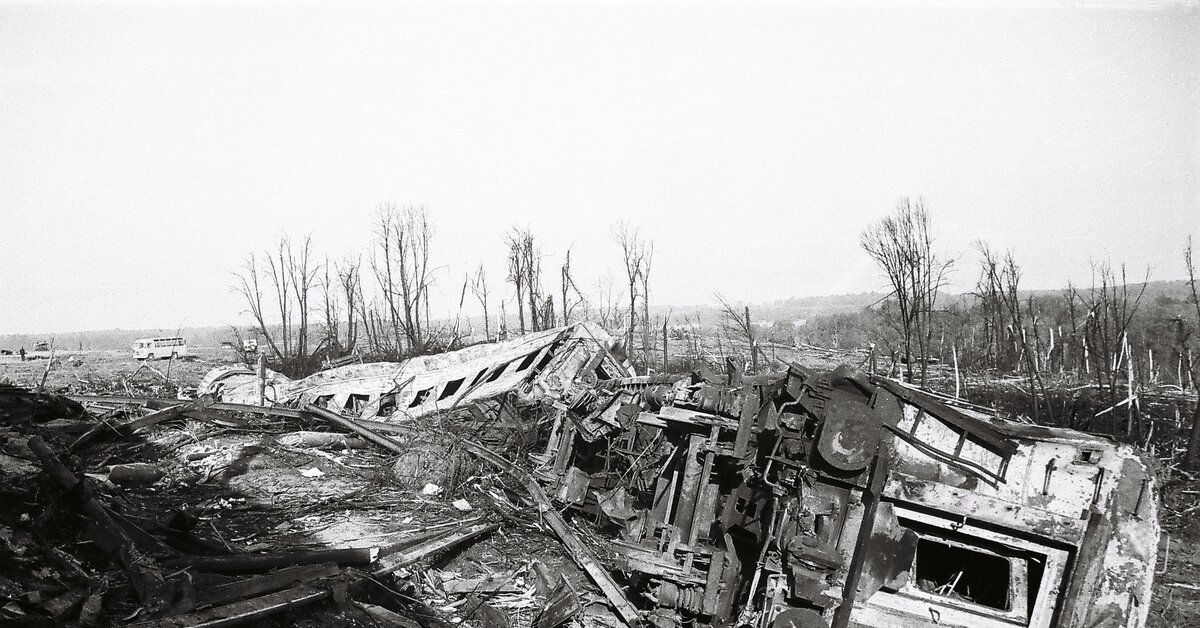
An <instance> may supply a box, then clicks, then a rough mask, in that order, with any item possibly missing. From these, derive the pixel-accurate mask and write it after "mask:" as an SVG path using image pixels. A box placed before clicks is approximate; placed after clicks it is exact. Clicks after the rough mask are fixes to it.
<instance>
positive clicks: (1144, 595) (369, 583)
mask: <svg viewBox="0 0 1200 628" xmlns="http://www.w3.org/2000/svg"><path fill="white" fill-rule="evenodd" d="M612 344H613V343H612V339H611V338H609V337H608V336H607V335H605V334H604V332H603V331H601V330H599V329H598V328H595V327H593V326H590V325H586V324H577V325H572V326H569V327H565V328H560V329H556V330H550V331H547V332H541V333H538V334H532V335H529V336H526V337H523V338H519V339H516V340H510V341H505V342H502V343H497V344H494V345H481V346H476V347H470V348H468V349H464V350H461V351H458V352H452V353H447V354H442V355H438V356H427V357H422V358H413V359H411V360H409V361H407V362H403V363H395V364H392V363H389V364H370V363H367V364H351V365H347V366H341V367H336V368H332V369H329V370H327V371H323V372H321V373H318V374H316V375H313V376H311V377H309V378H305V379H300V380H294V381H293V380H288V379H286V378H284V377H282V376H280V375H275V374H270V373H265V372H264V373H259V372H256V371H254V370H252V369H242V370H237V369H220V370H218V371H215V372H214V373H211V374H210V375H209V376H208V377H206V378H205V381H204V382H203V383H202V384H201V386H200V387H199V388H198V392H199V393H200V394H201V396H200V397H199V398H198V399H196V400H193V401H178V400H169V401H164V400H154V399H138V398H135V397H130V398H115V397H76V398H74V401H72V400H69V399H67V398H65V397H59V396H56V395H38V394H37V393H31V392H29V391H24V390H15V389H0V410H2V411H3V412H6V413H7V414H5V423H6V426H7V427H5V428H4V431H3V432H2V433H0V451H2V453H3V455H4V456H5V459H4V461H5V464H4V466H3V468H4V475H3V476H0V477H2V478H3V482H0V493H2V494H3V497H4V499H5V500H6V502H7V503H12V504H14V508H13V509H12V512H11V513H7V514H0V542H2V543H0V552H3V553H4V554H5V557H6V559H10V560H9V562H8V565H9V567H6V568H5V569H7V571H2V572H0V619H7V620H16V621H21V622H25V623H33V622H35V621H42V620H47V621H75V622H78V623H80V624H82V625H88V626H93V625H116V624H123V623H129V622H133V623H134V624H135V625H139V626H147V627H149V626H161V627H167V626H172V627H182V626H218V625H221V626H224V625H236V624H239V623H246V622H251V621H254V620H257V619H260V618H264V617H268V616H271V615H274V614H280V613H292V612H293V611H294V610H295V609H298V608H301V607H306V608H308V607H311V609H313V610H311V611H306V612H308V613H314V612H315V613H325V614H326V616H327V617H334V616H336V617H337V618H338V619H336V620H331V621H336V622H338V623H342V624H346V625H355V624H356V622H360V621H361V622H362V623H361V625H375V624H374V622H386V623H390V624H392V625H405V626H410V627H411V626H417V625H419V626H422V627H423V628H431V627H434V626H438V627H443V626H446V625H447V623H446V622H451V623H455V622H466V623H467V624H470V625H481V626H512V625H516V626H527V625H532V626H534V627H535V628H556V627H558V626H562V625H566V624H570V623H576V624H582V625H585V626H597V625H601V624H603V625H605V626H613V625H628V626H640V625H650V626H654V627H656V628H676V627H680V626H684V625H686V624H690V625H711V626H733V625H736V626H739V627H741V626H752V627H755V628H791V627H793V626H794V627H805V628H808V627H813V628H818V627H822V628H830V627H837V628H844V627H847V626H879V627H884V626H901V625H902V626H934V625H937V626H971V627H972V628H987V627H999V626H1005V627H1011V626H1030V627H1076V626H1098V625H1120V626H1142V625H1144V623H1145V621H1146V617H1147V613H1148V610H1149V595H1150V586H1151V584H1152V579H1153V575H1154V564H1155V549H1156V546H1157V542H1158V538H1159V534H1160V532H1159V528H1158V523H1157V508H1158V502H1157V491H1156V487H1155V483H1154V477H1153V474H1152V473H1150V471H1149V470H1148V466H1147V463H1146V462H1145V461H1144V459H1143V458H1142V457H1140V456H1139V455H1138V454H1137V453H1136V452H1135V451H1134V450H1133V449H1132V448H1130V447H1127V446H1124V445H1118V444H1115V443H1113V442H1112V441H1109V440H1107V439H1104V438H1100V437H1095V436H1091V435H1087V434H1084V433H1080V432H1075V431H1070V430H1063V429H1054V428H1047V427H1041V426H1034V425H1028V424H1022V423H1011V422H1007V421H1003V420H1000V419H997V418H994V417H989V416H987V415H986V414H983V413H980V412H977V411H975V410H973V409H971V408H969V407H965V406H961V405H956V404H954V403H953V402H950V401H947V400H944V399H939V398H937V397H935V396H932V395H929V394H927V393H925V392H923V391H920V390H916V389H914V388H911V387H909V386H907V385H904V384H901V383H898V382H896V381H893V380H889V379H886V378H882V377H877V376H868V375H864V374H861V373H856V372H855V371H853V370H852V369H850V368H848V367H842V368H838V369H836V370H833V371H818V370H811V369H808V368H805V367H803V366H801V365H793V366H792V367H791V368H789V369H788V370H787V371H786V372H781V373H773V374H767V375H757V376H743V375H742V374H740V373H739V372H737V371H736V370H734V371H731V372H730V374H729V375H727V376H726V377H722V378H720V379H717V378H714V377H713V376H711V375H707V374H701V373H691V374H680V375H655V376H640V377H639V376H634V375H633V372H632V370H631V369H630V367H629V365H628V364H627V363H626V362H624V361H623V360H622V359H620V357H619V353H616V352H614V351H613V350H612ZM262 380H265V381H266V382H267V383H268V386H267V388H269V389H271V392H270V393H269V394H264V395H263V399H262V400H263V401H264V402H265V404H264V405H259V401H260V398H259V395H258V386H259V382H260V381H262ZM81 403H82V405H80V404H81ZM85 407H86V408H87V411H86V412H85V411H84V408H85ZM81 422H82V423H81ZM329 430H332V431H329ZM419 448H425V449H423V450H422V451H423V452H425V453H427V454H428V455H429V456H430V457H433V458H436V459H437V462H438V464H437V465H432V464H431V465H428V466H427V467H422V464H410V463H411V462H412V461H413V460H417V459H416V458H413V457H412V454H413V451H414V449H419ZM400 466H403V467H404V469H405V473H406V474H408V475H406V476H405V478H400V477H398V476H397V475H396V473H395V470H396V469H398V468H399V467H400ZM423 468H425V469H426V470H427V471H428V474H427V475H426V476H425V477H421V478H417V477H410V476H412V474H414V473H418V472H420V470H421V469H423ZM39 475H41V476H42V477H44V478H48V479H49V481H45V480H38V477H39ZM547 537H549V538H554V539H556V540H557V541H558V543H547V542H546V539H547ZM85 540H86V541H89V542H84V541H85ZM434 558H439V560H438V562H437V565H436V566H437V568H436V569H433V568H432V566H431V560H432V559H434ZM20 582H25V583H35V584H36V586H22V585H21V584H19V583H20ZM351 599H352V600H354V602H355V603H353V604H350V603H347V602H348V600H351ZM323 600H335V601H338V602H339V604H337V605H328V604H325V605H320V604H319V603H320V602H321V601H323ZM292 617H293V618H298V617H299V615H297V614H295V613H293V615H292Z"/></svg>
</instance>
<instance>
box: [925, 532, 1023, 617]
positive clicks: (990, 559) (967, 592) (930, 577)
mask: <svg viewBox="0 0 1200 628" xmlns="http://www.w3.org/2000/svg"><path fill="white" fill-rule="evenodd" d="M1011 568H1012V565H1011V564H1010V563H1009V560H1008V559H1007V558H1005V557H1003V556H997V555H995V554H992V553H990V552H982V551H975V550H972V549H970V548H966V547H960V546H958V545H951V544H948V543H942V542H939V541H937V540H935V539H930V538H922V539H920V540H919V541H918V542H917V557H916V559H915V565H914V572H915V573H914V575H915V576H916V578H915V580H916V585H917V588H919V589H921V590H922V591H925V592H927V593H933V594H936V595H944V596H946V597H949V598H952V599H956V600H961V601H964V602H971V603H973V604H979V605H980V606H986V607H988V608H994V609H996V610H1001V611H1007V610H1011V608H1012V602H1011V597H1012V596H1011V594H1010V591H1009V583H1010V582H1011Z"/></svg>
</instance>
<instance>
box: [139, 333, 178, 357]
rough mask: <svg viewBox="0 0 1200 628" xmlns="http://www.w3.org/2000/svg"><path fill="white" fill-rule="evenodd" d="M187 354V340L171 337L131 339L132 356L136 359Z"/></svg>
mask: <svg viewBox="0 0 1200 628" xmlns="http://www.w3.org/2000/svg"><path fill="white" fill-rule="evenodd" d="M186 355H188V347H187V340H184V339H183V338H180V337H178V336H175V337H171V338H140V339H138V340H135V341H133V357H134V358H136V359H138V360H156V359H161V358H182V357H184V356H186Z"/></svg>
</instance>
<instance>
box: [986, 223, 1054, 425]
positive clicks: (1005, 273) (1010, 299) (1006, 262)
mask: <svg viewBox="0 0 1200 628" xmlns="http://www.w3.org/2000/svg"><path fill="white" fill-rule="evenodd" d="M975 246H976V248H978V249H979V254H980V256H981V258H982V259H981V268H980V278H979V283H980V284H983V285H985V286H986V287H985V288H984V290H983V291H982V292H983V294H985V295H987V299H988V300H989V301H992V303H990V304H989V306H988V308H987V310H988V311H990V312H994V313H995V315H996V316H1006V317H1007V324H1006V330H1007V331H1008V332H1009V335H1010V337H1011V342H1010V343H1008V347H1015V349H1012V350H1009V349H1007V348H1006V353H1007V354H1008V355H1009V356H1010V357H1011V356H1012V355H1013V354H1015V355H1016V359H1017V360H1019V361H1020V362H1021V363H1022V365H1023V367H1024V369H1023V370H1024V371H1025V377H1026V379H1027V380H1028V381H1029V392H1030V395H1031V397H1032V400H1033V420H1034V421H1038V420H1039V405H1040V404H1041V403H1044V404H1045V410H1046V415H1047V418H1050V419H1052V418H1053V413H1054V410H1053V406H1052V405H1051V404H1050V400H1049V398H1048V397H1047V396H1046V385H1045V383H1044V382H1043V381H1042V375H1041V369H1039V368H1038V362H1037V356H1038V355H1039V347H1038V345H1039V344H1040V343H1039V341H1038V338H1039V336H1038V334H1037V323H1036V319H1035V321H1034V324H1033V329H1032V331H1030V332H1029V333H1027V330H1026V328H1027V326H1026V316H1027V315H1029V314H1031V312H1032V310H1033V300H1032V298H1031V299H1030V300H1029V302H1028V305H1027V306H1022V303H1021V299H1020V283H1021V267H1020V266H1018V265H1017V262H1016V260H1015V259H1013V256H1012V252H1008V253H1006V254H1005V256H1004V259H1003V261H1001V260H1000V259H999V258H998V257H997V256H996V255H995V254H993V253H992V251H991V249H989V248H988V246H987V244H985V243H983V242H982V241H981V242H977V243H976V244H975ZM997 331H999V330H997ZM1030 336H1033V339H1034V346H1032V347H1031V346H1030V344H1029V339H1030ZM1006 365H1007V367H1008V368H1010V369H1011V368H1014V367H1015V364H1014V363H1013V362H1011V361H1008V362H1006ZM1039 400H1040V402H1039Z"/></svg>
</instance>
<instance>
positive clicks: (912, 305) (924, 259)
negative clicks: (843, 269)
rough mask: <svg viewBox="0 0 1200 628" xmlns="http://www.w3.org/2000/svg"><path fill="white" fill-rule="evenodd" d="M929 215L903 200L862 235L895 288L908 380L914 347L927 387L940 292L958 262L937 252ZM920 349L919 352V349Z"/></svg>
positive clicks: (919, 203) (921, 206)
mask: <svg viewBox="0 0 1200 628" xmlns="http://www.w3.org/2000/svg"><path fill="white" fill-rule="evenodd" d="M929 225H930V221H929V210H928V209H926V207H925V201H924V200H923V199H920V198H918V199H917V200H916V202H913V201H911V200H910V199H909V198H908V197H904V198H901V199H900V201H899V202H898V203H897V204H896V209H895V212H894V213H893V214H892V215H890V216H885V217H883V218H881V219H880V220H879V221H878V222H876V223H873V224H871V225H870V226H868V227H867V228H866V229H865V230H863V232H862V233H861V234H860V236H859V243H860V244H861V246H862V248H863V250H865V251H866V252H867V254H868V255H870V256H871V259H873V260H875V263H876V264H878V265H879V267H880V269H882V270H883V272H884V274H885V275H886V276H887V278H888V281H889V283H890V284H891V288H892V292H891V294H890V295H889V296H891V297H893V298H894V299H895V302H896V307H897V310H898V319H899V320H898V325H897V327H898V328H899V331H900V333H901V335H902V338H903V342H904V357H905V361H906V371H907V375H908V379H909V380H910V381H911V380H912V379H913V371H912V362H913V357H914V356H913V353H914V348H915V349H916V352H917V353H919V354H920V358H921V382H922V383H924V382H925V378H926V374H927V361H926V359H925V358H927V357H928V353H929V343H930V341H931V339H932V336H933V325H932V322H931V321H932V315H933V311H934V306H935V305H936V303H937V296H938V290H940V289H941V288H942V287H943V286H944V285H945V278H946V273H947V272H948V271H949V269H950V267H951V266H952V264H953V261H952V260H946V261H943V260H941V259H938V257H937V256H936V255H935V254H934V252H933V234H932V232H931V231H930V226H929ZM914 345H915V347H914Z"/></svg>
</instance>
